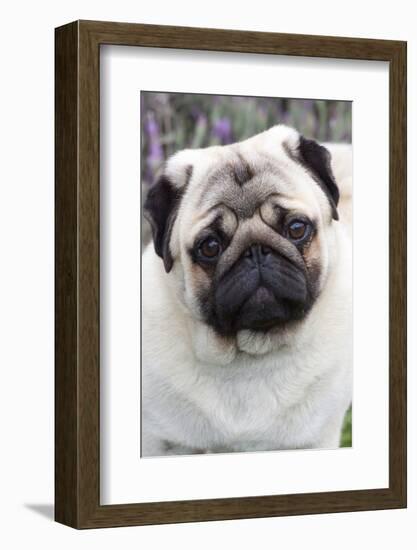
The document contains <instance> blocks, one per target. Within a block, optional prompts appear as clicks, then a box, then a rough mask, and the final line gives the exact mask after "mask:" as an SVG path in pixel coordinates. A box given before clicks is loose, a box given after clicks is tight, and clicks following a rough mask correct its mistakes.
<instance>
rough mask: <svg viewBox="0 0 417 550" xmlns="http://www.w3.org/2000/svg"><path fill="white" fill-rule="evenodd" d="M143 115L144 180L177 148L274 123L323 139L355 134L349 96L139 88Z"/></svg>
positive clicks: (224, 140)
mask: <svg viewBox="0 0 417 550" xmlns="http://www.w3.org/2000/svg"><path fill="white" fill-rule="evenodd" d="M141 116H142V140H141V158H142V166H141V176H142V182H143V183H145V184H148V183H151V182H152V181H153V180H154V178H155V174H156V172H157V171H158V169H159V167H160V166H161V164H162V163H163V161H164V160H165V159H167V158H168V157H169V156H170V155H172V154H173V153H175V152H176V151H179V150H181V149H184V148H189V147H191V148H198V147H207V146H209V145H226V144H228V143H233V142H235V141H241V140H243V139H246V138H248V137H251V136H253V135H255V134H257V133H259V132H262V131H263V130H267V129H268V128H270V127H271V126H274V125H275V124H287V125H289V126H292V127H294V128H296V129H297V130H298V131H299V132H301V133H302V134H304V135H305V136H306V137H309V138H313V139H317V140H319V141H344V142H350V141H351V137H352V130H351V127H352V120H351V118H352V109H351V102H349V101H334V100H311V99H281V98H265V97H242V96H221V95H208V94H179V93H160V92H141Z"/></svg>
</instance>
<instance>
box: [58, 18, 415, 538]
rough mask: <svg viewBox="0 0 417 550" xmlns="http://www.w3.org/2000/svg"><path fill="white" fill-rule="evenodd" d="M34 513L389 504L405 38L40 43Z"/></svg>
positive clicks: (226, 512)
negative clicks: (43, 265) (43, 333)
mask: <svg viewBox="0 0 417 550" xmlns="http://www.w3.org/2000/svg"><path fill="white" fill-rule="evenodd" d="M55 38H56V52H55V54H56V102H55V108H56V341H55V343H56V370H55V380H56V387H55V390H56V391H55V403H56V410H55V412H56V415H55V423H56V430H55V436H56V441H55V449H56V462H55V464H56V470H55V476H56V500H55V517H56V520H57V521H59V522H61V523H64V524H66V525H69V526H72V527H75V528H98V527H115V526H124V525H144V524H158V523H176V522H191V521H208V520H224V519H236V518H255V517H270V516H285V515H295V514H313V513H314V514H315V513H329V512H344V511H360V510H379V509H387V508H403V507H405V506H406V43H405V42H399V41H385V40H370V39H357V38H335V37H325V36H307V35H306V36H304V35H290V34H275V33H257V32H248V31H229V30H217V29H216V30H215V29H198V28H186V27H167V26H154V25H140V24H124V23H110V22H93V21H77V22H73V23H70V24H68V25H65V26H63V27H59V28H57V29H56V36H55Z"/></svg>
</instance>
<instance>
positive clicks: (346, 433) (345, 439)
mask: <svg viewBox="0 0 417 550" xmlns="http://www.w3.org/2000/svg"><path fill="white" fill-rule="evenodd" d="M340 446H341V447H352V407H350V408H349V409H348V411H347V412H346V415H345V419H344V422H343V429H342V437H341V440H340Z"/></svg>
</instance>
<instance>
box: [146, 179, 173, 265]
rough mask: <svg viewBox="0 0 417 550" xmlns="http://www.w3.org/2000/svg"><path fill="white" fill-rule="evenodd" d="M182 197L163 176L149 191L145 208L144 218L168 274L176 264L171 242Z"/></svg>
mask: <svg viewBox="0 0 417 550" xmlns="http://www.w3.org/2000/svg"><path fill="white" fill-rule="evenodd" d="M181 197H182V192H181V191H180V190H178V189H175V187H174V186H173V184H172V182H171V181H170V180H169V178H167V177H166V176H165V175H162V176H160V178H159V179H158V180H157V182H156V183H155V184H154V185H152V187H151V188H150V189H149V192H148V196H147V198H146V201H145V206H144V216H145V218H146V219H147V220H148V221H149V223H150V224H151V228H152V237H153V242H154V246H155V252H156V253H157V254H158V256H160V257H161V258H162V259H163V261H164V266H165V271H166V272H167V273H169V272H170V271H171V269H172V265H173V263H174V262H173V259H172V255H171V251H170V249H169V241H170V239H171V233H172V227H173V225H174V222H175V218H176V216H177V211H178V206H179V203H180V201H181Z"/></svg>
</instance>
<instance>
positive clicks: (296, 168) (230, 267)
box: [145, 126, 339, 337]
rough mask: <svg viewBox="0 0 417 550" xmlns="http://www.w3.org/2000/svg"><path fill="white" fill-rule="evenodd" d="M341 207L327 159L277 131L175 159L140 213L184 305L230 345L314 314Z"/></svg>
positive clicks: (322, 151) (315, 147) (317, 148)
mask: <svg viewBox="0 0 417 550" xmlns="http://www.w3.org/2000/svg"><path fill="white" fill-rule="evenodd" d="M338 198H339V192H338V188H337V186H336V183H335V180H334V177H333V174H332V171H331V168H330V155H329V153H328V151H327V150H326V149H325V148H324V147H322V146H320V145H318V144H317V143H316V142H314V141H311V140H306V139H305V138H303V137H301V136H300V135H299V134H298V133H297V132H295V131H294V130H292V129H290V128H287V127H284V126H276V127H274V128H272V129H271V130H268V131H267V132H264V133H262V134H259V135H257V136H255V137H253V138H251V139H249V140H246V141H244V142H241V143H236V144H233V145H228V146H222V147H210V148H207V149H199V150H186V151H181V152H179V153H177V154H176V155H174V156H173V157H172V158H171V159H170V160H168V162H167V164H166V167H165V170H164V173H163V175H162V176H161V177H160V179H159V180H158V182H157V183H156V184H155V185H154V186H153V187H152V188H151V190H150V192H149V195H148V198H147V201H146V204H145V213H146V216H147V218H148V219H149V221H150V222H151V225H152V229H153V238H154V245H155V250H156V253H157V254H158V255H159V256H161V258H162V260H163V262H164V265H165V270H166V272H167V274H168V275H167V277H172V278H173V279H174V281H175V286H176V288H177V292H178V294H179V297H180V299H181V301H182V302H183V304H185V305H186V307H187V308H188V309H189V311H190V312H191V314H192V315H193V316H194V317H195V318H196V319H198V320H200V321H203V323H205V324H206V325H209V326H210V327H211V328H212V329H213V330H214V331H215V332H216V333H217V334H218V335H220V336H225V337H234V336H236V334H238V333H239V331H242V330H245V331H252V332H256V333H259V332H262V333H265V332H270V331H279V330H281V329H283V328H287V327H288V326H293V325H296V324H297V323H298V322H300V321H302V320H303V319H304V318H305V316H306V315H307V314H308V312H309V311H310V310H311V308H312V307H314V303H315V300H316V298H317V297H318V296H319V294H320V292H321V291H322V288H323V285H324V284H325V281H326V278H327V276H328V271H329V262H330V259H331V258H329V256H330V255H331V254H330V249H331V245H330V241H331V234H332V227H333V225H334V223H335V220H337V219H338V214H337V203H338Z"/></svg>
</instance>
